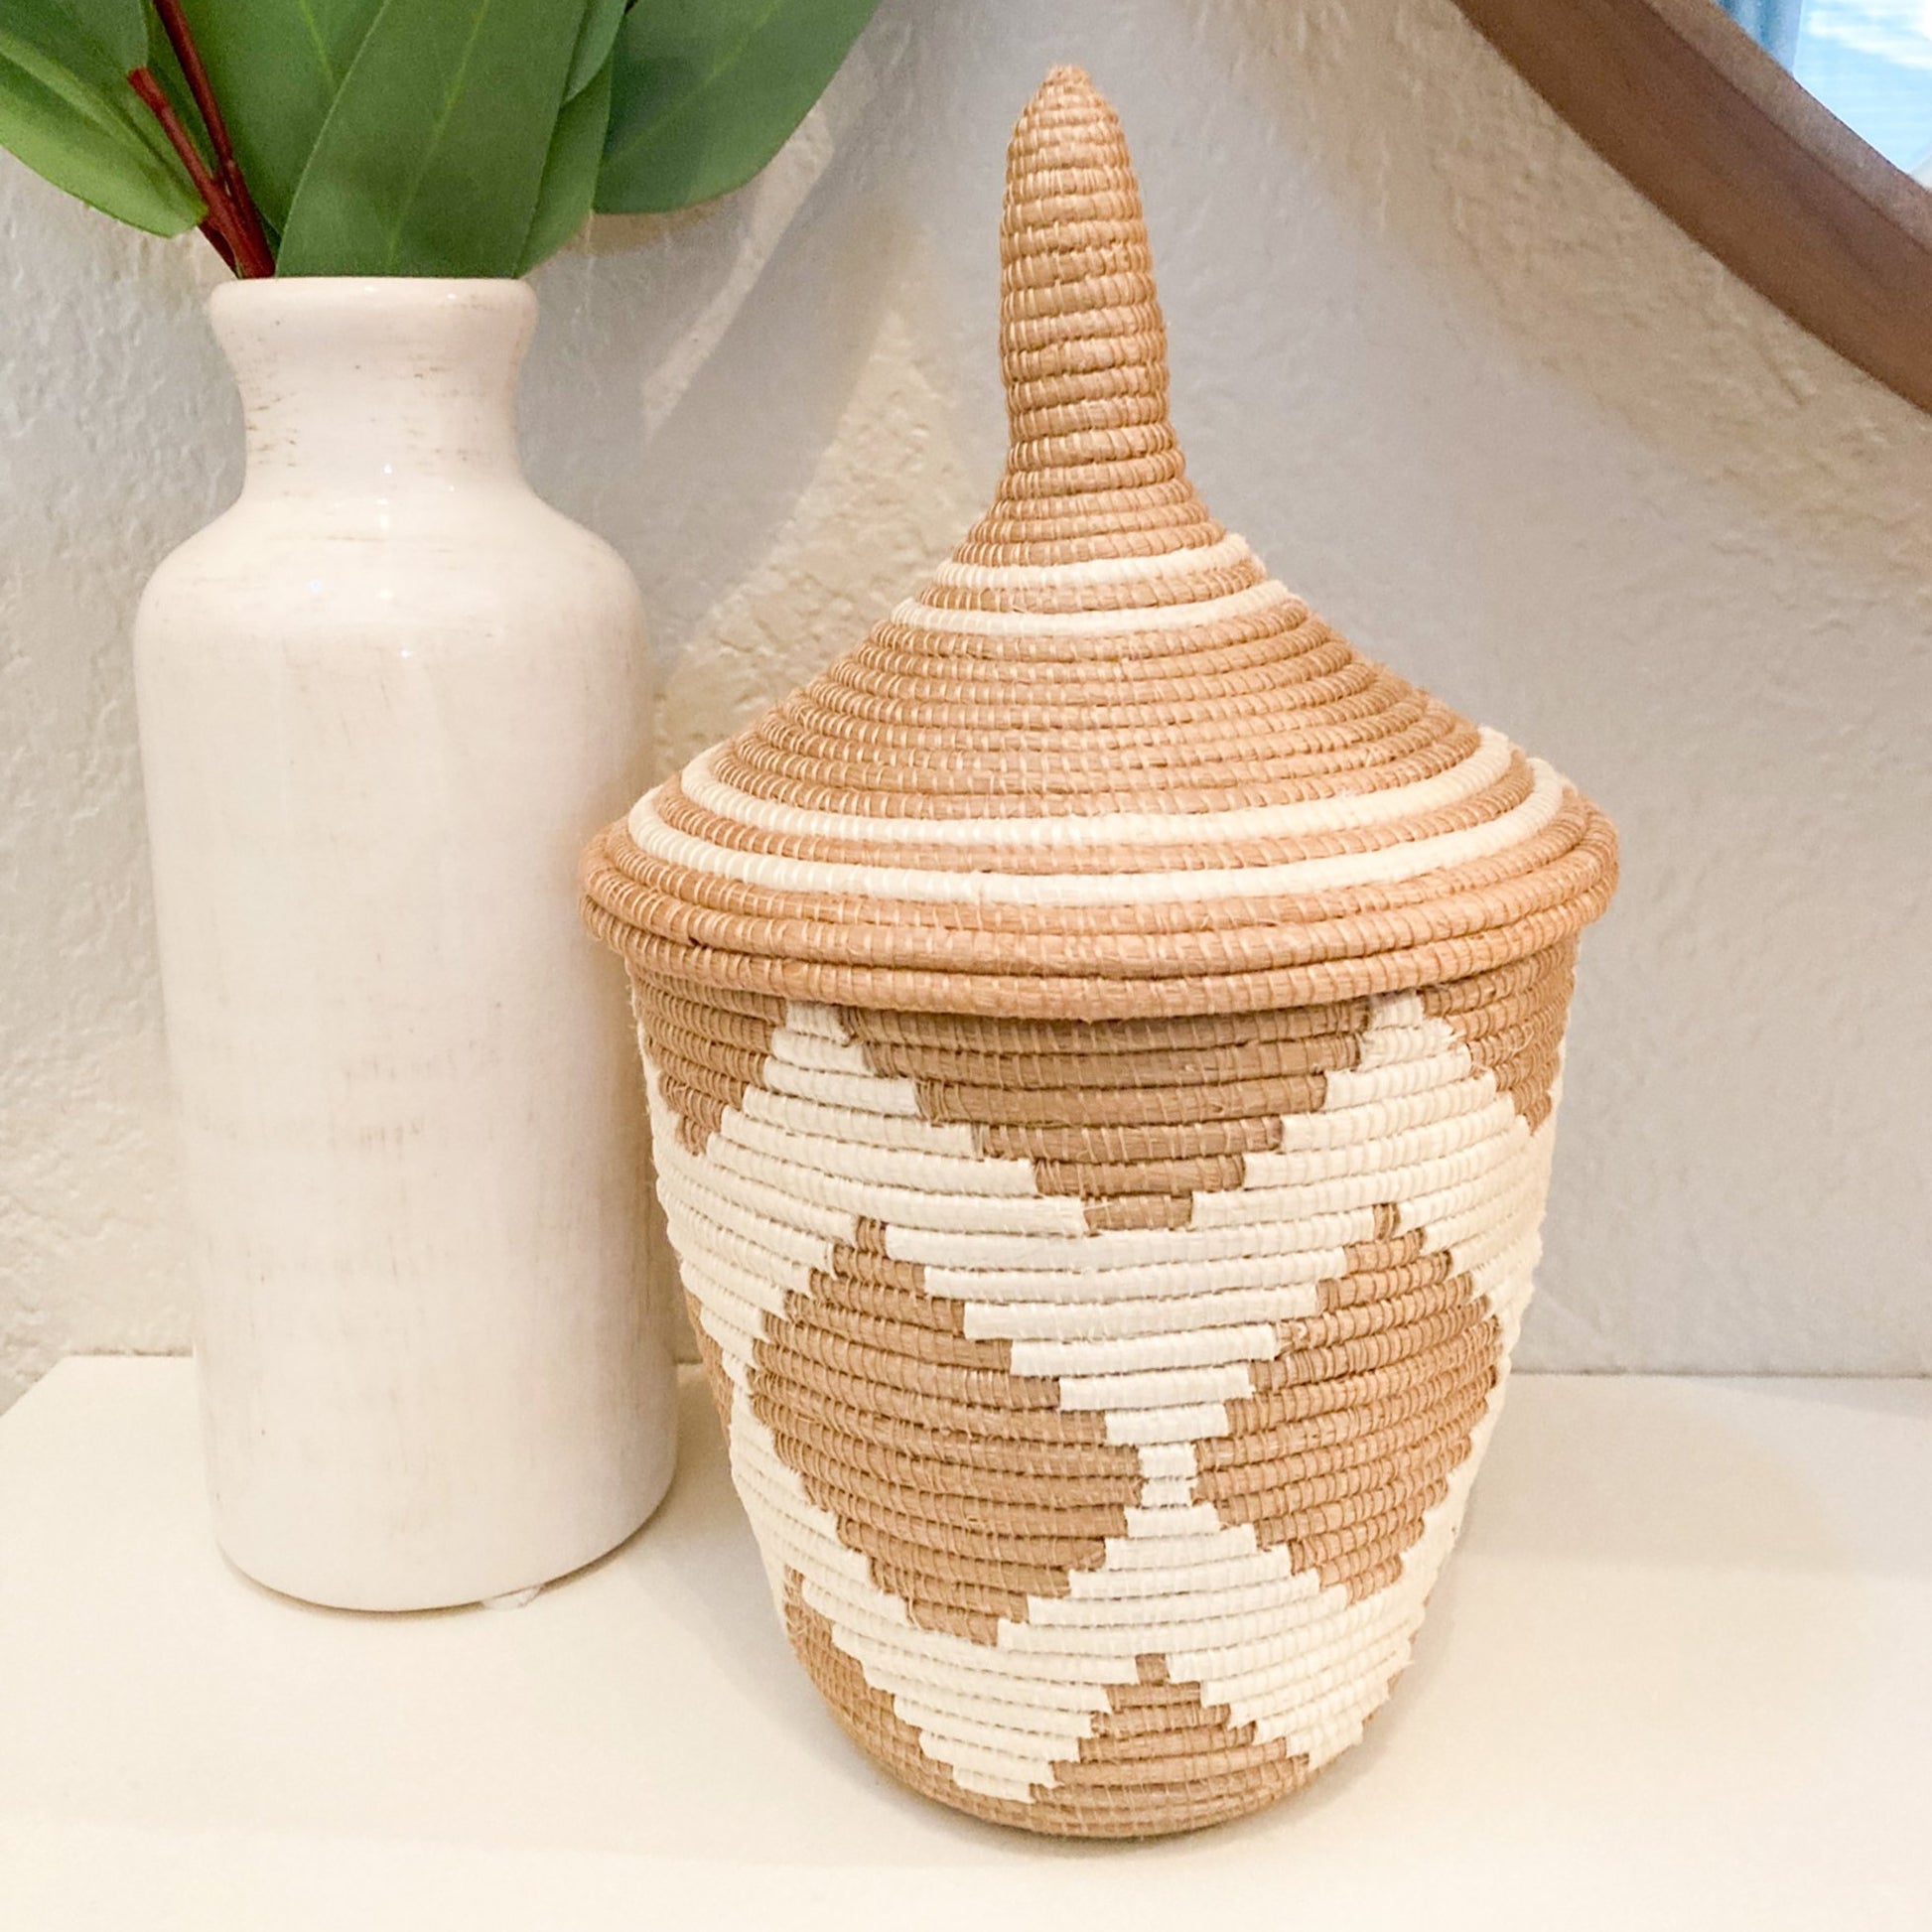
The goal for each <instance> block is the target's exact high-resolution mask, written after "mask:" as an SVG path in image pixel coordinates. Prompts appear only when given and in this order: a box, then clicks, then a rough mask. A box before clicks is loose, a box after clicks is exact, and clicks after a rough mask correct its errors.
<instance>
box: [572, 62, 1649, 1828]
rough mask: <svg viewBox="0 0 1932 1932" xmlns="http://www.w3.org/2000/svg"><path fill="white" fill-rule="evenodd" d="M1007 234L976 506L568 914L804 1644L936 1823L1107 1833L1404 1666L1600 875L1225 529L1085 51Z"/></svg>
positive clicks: (1496, 1326)
mask: <svg viewBox="0 0 1932 1932" xmlns="http://www.w3.org/2000/svg"><path fill="white" fill-rule="evenodd" d="M1001 241H1002V247H1001V255H1002V262H1003V273H1002V308H1001V345H1002V356H1003V363H1004V368H1005V375H1006V383H1007V395H1008V409H1009V415H1010V419H1011V427H1012V447H1011V454H1010V457H1009V461H1008V467H1007V471H1006V475H1005V478H1004V480H1003V482H1002V483H1001V485H1000V489H999V493H998V496H997V499H996V500H995V502H994V505H993V508H992V510H991V511H990V512H989V514H988V515H987V516H986V517H985V518H984V519H983V521H982V522H981V523H980V524H979V525H978V526H977V528H975V529H974V530H973V531H972V532H971V534H970V535H969V536H968V537H967V539H966V541H965V542H964V543H963V544H961V546H960V547H959V549H958V551H957V552H956V553H955V554H954V556H953V558H952V560H951V561H950V562H949V563H947V564H945V565H944V566H943V567H942V568H941V569H940V570H939V572H938V574H937V576H936V577H935V578H934V579H933V581H932V582H931V583H930V584H929V585H928V586H927V587H926V588H925V589H924V590H923V591H922V592H921V593H920V594H919V595H918V597H916V598H915V599H912V600H911V601H909V602H907V603H905V604H902V605H901V606H900V607H899V608H898V609H897V611H895V612H894V613H893V615H892V616H891V617H890V618H889V619H888V620H887V621H885V622H883V623H881V624H880V625H878V626H877V627H876V628H875V629H874V630H873V632H872V633H871V635H870V636H869V637H868V638H867V639H866V640H865V642H864V643H862V644H861V645H860V646H859V647H858V649H856V650H855V651H853V652H851V653H850V654H849V655H847V656H845V657H843V658H841V659H840V660H839V661H838V662H837V663H836V664H834V665H833V666H832V668H831V669H830V670H828V671H827V672H826V673H825V674H824V675H823V676H822V677H820V678H819V679H817V680H816V681H815V682H814V683H812V684H810V685H808V686H807V687H805V689H803V690H802V691H799V692H797V693H795V694H794V695H793V696H792V697H791V698H789V699H787V700H786V701H785V702H784V703H783V704H781V705H779V706H778V707H777V709H776V710H774V711H772V712H770V713H769V714H768V715H766V716H765V717H764V718H762V719H760V720H759V722H758V723H757V724H755V725H754V726H752V727H751V728H750V729H749V730H747V731H745V732H743V733H741V734H740V735H739V736H738V737H737V738H735V739H733V740H731V741H730V742H729V743H728V744H725V745H722V746H720V747H717V748H716V749H714V750H712V751H710V752H708V753H706V754H704V755H703V756H702V757H700V758H698V759H694V760H693V762H692V763H691V764H690V765H689V766H688V767H687V768H686V769H685V770H684V772H683V773H682V774H680V776H678V777H677V778H675V779H672V780H671V781H669V782H668V783H666V784H663V785H661V786H659V787H658V788H657V789H656V790H655V791H653V792H651V793H650V794H649V795H648V796H647V797H646V798H644V799H643V800H642V801H641V802H640V803H639V804H638V805H637V806H636V808H635V809H634V810H633V811H632V812H631V814H630V816H629V818H628V819H627V821H625V822H623V823H621V824H618V825H614V826H612V827H611V828H610V829H609V830H608V831H607V832H606V833H605V834H604V835H603V836H602V837H601V838H600V839H599V840H598V841H597V842H596V843H595V844H594V845H593V847H592V848H591V850H590V852H589V853H588V854H587V856H586V868H585V878H586V885H587V899H586V915H587V917H588V919H589V922H590V924H591V925H592V927H593V928H594V929H595V930H596V931H597V932H598V933H600V934H601V935H602V936H603V937H604V938H606V939H607V940H608V941H609V942H610V943H611V944H612V945H613V946H614V947H616V949H617V950H618V951H619V952H620V953H621V954H622V956H623V957H624V959H625V960H626V961H627V962H628V965H629V968H630V973H631V980H632V985H633V988H634V993H635V1004H636V1013H637V1020H638V1026H639V1036H640V1043H641V1046H642V1050H643V1057H644V1066H645V1073H646V1078H647V1081H648V1085H649V1090H650V1098H651V1105H652V1110H653V1117H654V1121H655V1133H656V1150H657V1164H658V1184H659V1188H660V1191H661V1194H662V1198H663V1203H664V1208H665V1212H666V1214H667V1215H668V1217H669V1223H670V1229H671V1234H672V1239H673V1241H674V1243H675V1245H676V1247H677V1251H678V1255H679V1257H680V1261H681V1264H682V1272H683V1279H684V1284H685V1288H686V1290H687V1292H688V1295H689V1298H690V1302H691V1309H692V1313H693V1317H694V1320H695V1323H696V1328H697V1333H698V1339H699V1346H700V1349H701V1350H702V1353H703V1355H704V1359H705V1363H706V1366H707V1369H708V1372H709V1375H710V1379H711V1385H712V1388H713V1390H714V1392H715V1394H716V1397H717V1401H718V1408H719V1412H720V1414H721V1416H722V1417H723V1418H724V1422H725V1426H726V1429H727V1431H728V1434H729V1438H730V1446H731V1460H732V1469H733V1474H734V1477H735V1480H736V1482H737V1485H738V1488H739V1491H740V1493H741V1495H742V1496H743V1498H744V1500H745V1504H746V1508H747V1510H748V1511H749V1512H750V1515H751V1518H752V1522H753V1525H754V1527H755V1529H756V1531H757V1534H758V1539H759V1546H760V1548H761V1550H762V1553H763V1556H764V1560H765V1563H766V1565H767V1568H768V1570H769V1574H770V1578H771V1583H772V1587H773V1590H774V1593H775V1595H776V1597H777V1600H778V1603H779V1606H780V1609H781V1612H782V1615H783V1617H784V1620H785V1623H786V1625H787V1627H788V1629H789V1632H790V1635H791V1640H792V1643H793V1645H794V1646H795V1648H796V1650H797V1652H798V1655H799V1657H800V1658H801V1659H802V1660H803V1662H804V1665H805V1668H806V1669H807V1670H808V1671H809V1672H810V1673H811V1676H812V1678H813V1680H814V1681H815V1682H816V1683H817V1685H818V1687H819V1689H820V1690H821V1691H822V1692H823V1693H824V1695H825V1697H826V1698H827V1699H828V1700H829V1702H830V1704H831V1706H832V1709H833V1710H834V1712H835V1713H836V1714H837V1715H838V1718H839V1720H840V1722H841V1723H842V1724H843V1725H844V1726H845V1727H846V1729H847V1730H848V1731H850V1732H851V1734H852V1735H853V1736H854V1737H855V1738H856V1739H857V1740H858V1741H859V1743H860V1744H861V1745H863V1746H864V1748H865V1749H866V1750H868V1751H869V1752H871V1753H872V1755H873V1756H874V1757H876V1758H877V1759H878V1760H879V1761H880V1762H881V1763H882V1764H884V1765H886V1766H888V1767H889V1768H890V1769H891V1770H893V1771H894V1772H895V1773H897V1775H898V1776H899V1777H901V1778H903V1779H904V1780H905V1781H906V1782H907V1783H908V1784H911V1785H913V1786H914V1787H916V1788H917V1789H918V1790H920V1791H923V1792H926V1793H928V1794H929V1795H931V1796H933V1797H935V1798H939V1799H941V1800H943V1801H944V1802H946V1803H947V1804H951V1805H956V1806H958V1807H960V1808H961V1809H963V1810H966V1811H970V1812H975V1813H977V1814H979V1815H980V1816H982V1817H985V1818H992V1819H998V1820H1001V1821H1004V1822H1006V1823H1010V1824H1017V1825H1024V1826H1028V1827H1030V1828H1032V1829H1034V1830H1035V1831H1042V1832H1058V1833H1068V1834H1080V1835H1087V1836H1096V1837H1109V1836H1134V1835H1141V1834H1146V1833H1154V1832H1168V1831H1176V1830H1183V1829H1186V1828H1189V1827H1193V1826H1199V1825H1206V1824H1211V1823H1213V1822H1215V1821H1217V1820H1220V1819H1226V1818H1231V1817H1234V1816H1237V1815H1239V1814H1240V1813H1243V1812H1247V1811H1251V1810H1253V1809H1255V1808H1256V1807H1258V1806H1260V1805H1263V1804H1266V1803H1268V1802H1269V1801H1270V1800H1272V1799H1274V1798H1277V1797H1279V1796H1281V1795H1282V1794H1283V1793H1284V1792H1287V1791H1291V1790H1293V1789H1295V1788H1296V1787H1297V1786H1298V1785H1301V1784H1303V1783H1305V1782H1306V1781H1307V1780H1308V1779H1309V1778H1310V1777H1311V1775H1312V1774H1313V1773H1314V1772H1315V1771H1316V1770H1317V1769H1319V1768H1320V1766H1321V1765H1323V1764H1325V1763H1326V1762H1327V1761H1328V1760H1329V1759H1330V1758H1332V1757H1334V1756H1335V1755H1336V1753H1337V1752H1339V1751H1341V1750H1343V1749H1344V1748H1346V1746H1347V1745H1349V1744H1350V1743H1352V1742H1353V1741H1354V1740H1355V1739H1356V1738H1357V1737H1358V1736H1359V1735H1360V1734H1361V1729H1362V1725H1363V1722H1364V1720H1365V1719H1366V1718H1367V1717H1368V1716H1369V1714H1370V1713H1371V1712H1372V1711H1374V1710H1375V1709H1376V1707H1377V1706H1378V1705H1380V1704H1381V1703H1382V1701H1383V1699H1384V1698H1386V1697H1387V1695H1388V1693H1389V1689H1390V1686H1391V1685H1392V1684H1393V1683H1394V1681H1395V1679H1396V1677H1397V1676H1398V1675H1399V1674H1400V1672H1401V1670H1402V1668H1403V1666H1404V1665H1405V1663H1406V1662H1407V1661H1408V1658H1409V1654H1410V1648H1411V1644H1412V1642H1413V1640H1414V1637H1415V1634H1416V1629H1417V1626H1418V1623H1419V1622H1420V1619H1421V1617H1422V1612H1423V1605H1424V1602H1425V1599H1426V1598H1427V1596H1428V1593H1429V1589H1430V1587H1431V1586H1432V1585H1433V1584H1434V1582H1435V1580H1436V1577H1437V1575H1438V1574H1439V1572H1440V1570H1441V1568H1442V1565H1443V1561H1444V1559H1445V1558H1446V1557H1447V1555H1448V1554H1449V1547H1450V1545H1451V1543H1452V1542H1453V1540H1454V1537H1455V1533H1456V1528H1457V1524H1458V1521H1459V1518H1460V1515H1461V1511H1462V1506H1463V1502H1464V1499H1465V1497H1466V1495H1467V1491H1468V1486H1469V1482H1470V1478H1471V1476H1472V1475H1473V1473H1474V1470H1475V1467H1476V1462H1477V1459H1478V1458H1479V1456H1480V1454H1481V1452H1482V1448H1483V1445H1484V1442H1485V1440H1486V1438H1487V1435H1488V1432H1489V1429H1490V1425H1491V1423H1492V1421H1493V1419H1494V1416H1495V1413H1496V1408H1497V1404H1498V1402H1499V1400H1500V1396H1501V1391H1502V1384H1503V1377H1504V1373H1505V1370H1506V1366H1507V1363H1508V1359H1509V1351H1510V1346H1511V1343H1512V1342H1513V1340H1514V1338H1515V1335H1516V1331H1517V1325H1518V1321H1519V1318H1520V1316H1521V1314H1522V1311H1523V1305H1524V1303H1525V1301H1526V1300H1527V1298H1528V1296H1529V1292H1530V1275H1531V1269H1532V1266H1533V1264H1534V1262H1535V1260H1536V1255H1537V1247H1538V1239H1537V1230H1538V1224H1539V1221H1540V1218H1541V1215H1542V1209H1543V1200H1544V1192H1545V1181H1546V1176H1547V1173H1548V1169H1549V1160H1550V1141H1551V1113H1552V1109H1553V1107H1554V1105H1555V1101H1556V1094H1557V1080H1558V1069H1559V1065H1560V1063H1561V1058H1562V1040H1563V1028H1564V1018H1565V1012H1566V1008H1567V1005H1568V1001H1569V996H1570V989H1571V971H1572V964H1573V960H1574V956H1575V949H1576V939H1577V934H1578V932H1579V930H1580V929H1581V928H1582V927H1583V926H1584V925H1585V924H1586V923H1587V921H1588V920H1589V919H1591V918H1593V917H1594V916H1595V915H1596V914H1597V913H1598V912H1599V911H1600V910H1601V909H1602V908H1603V906H1604V904H1605V902H1606V901H1607V900H1608V898H1609V896H1610V891H1611V887H1612V884H1613V877H1614V870H1615V843H1614V838H1613V835H1612V833H1611V830H1610V827H1609V825H1608V824H1607V822H1606V821H1605V820H1604V819H1603V817H1602V816H1601V815H1600V814H1599V813H1598V812H1597V811H1596V810H1595V809H1594V808H1593V807H1592V806H1590V805H1589V804H1588V803H1587V801H1586V800H1585V799H1584V798H1582V797H1581V796H1580V795H1579V794H1578V793H1577V792H1576V791H1574V790H1573V789H1572V788H1571V787H1570V786H1569V785H1568V784H1566V783H1565V782H1564V780H1563V779H1562V778H1560V777H1559V776H1558V775H1557V774H1556V773H1555V772H1553V771H1552V770H1551V769H1550V768H1549V767H1548V766H1547V765H1544V764H1542V763H1540V762H1539V761H1537V760H1536V759H1529V758H1526V757H1525V756H1524V755H1523V754H1522V753H1520V752H1519V751H1517V750H1516V749H1515V748H1514V747H1513V746H1511V745H1510V744H1509V743H1508V741H1507V740H1505V739H1504V738H1502V737H1501V736H1500V735H1498V734H1497V733H1494V732H1489V731H1479V730H1477V729H1476V728H1475V727H1473V726H1471V725H1469V724H1468V723H1466V722H1465V721H1464V720H1463V719H1462V718H1460V717H1458V716H1457V715H1456V714H1455V713H1454V712H1453V711H1451V710H1449V708H1448V707H1447V706H1445V705H1443V704H1440V703H1438V702H1437V701H1436V700H1435V699H1433V698H1431V697H1428V696H1427V695H1425V694H1424V693H1422V692H1420V691H1418V690H1416V689H1415V688H1414V687H1413V686H1411V685H1409V684H1406V683H1404V682H1403V681H1402V680H1401V679H1400V678H1398V677H1396V676H1394V675H1393V674H1392V673H1390V672H1388V671H1386V670H1384V669H1382V668H1381V667H1380V666H1378V665H1376V664H1373V663H1371V662H1369V661H1367V660H1366V659H1364V658H1362V657H1360V656H1358V655H1357V654H1356V653H1355V652H1354V651H1353V650H1352V649H1350V647H1349V646H1348V644H1347V643H1346V642H1344V641H1343V639H1341V638H1340V637H1338V636H1337V635H1336V634H1335V633H1334V632H1333V631H1332V630H1330V629H1329V628H1328V627H1327V626H1326V625H1325V624H1324V623H1322V622H1321V621H1320V620H1319V619H1318V618H1316V617H1314V616H1313V615H1312V614H1311V612H1310V611H1309V610H1308V608H1307V607H1306V606H1305V605H1304V604H1302V603H1301V602H1300V601H1299V600H1298V599H1296V598H1294V597H1293V596H1291V595H1290V594H1289V592H1287V591H1286V590H1284V589H1283V588H1282V586H1281V585H1279V584H1278V583H1276V582H1274V581H1273V580H1272V579H1270V578H1269V577H1268V576H1267V574H1266V572H1265V571H1264V570H1263V569H1262V568H1261V566H1260V565H1259V564H1258V563H1257V562H1256V560H1255V559H1254V557H1253V556H1252V555H1251V554H1250V552H1249V551H1248V549H1247V547H1246V545H1245V544H1243V543H1242V541H1241V540H1240V539H1239V538H1238V537H1234V536H1230V535H1228V534H1227V533H1226V532H1225V531H1224V530H1223V529H1222V528H1221V526H1220V525H1219V524H1218V523H1216V522H1215V521H1214V519H1213V518H1212V517H1211V516H1209V515H1208V513H1207V511H1206V509H1205V508H1204V507H1203V506H1202V504H1201V502H1200V500H1199V499H1198V498H1197V497H1196V495H1195V494H1194V492H1193V489H1192V488H1191V486H1190V485H1189V483H1188V481H1187V477H1186V473H1185V469H1184V467H1183V464H1182V461H1181V456H1180V452H1179V450H1178V449H1177V448H1176V446H1175V443H1174V438H1173V430H1172V428H1171V427H1170V424H1169V420H1168V407H1167V368H1166V359H1165V354H1166V351H1165V336H1164V332H1163V328H1162V322H1161V313H1160V309H1159V307H1158V305H1157V303H1156V299H1155V290H1154V283H1153V280H1152V277H1151V272H1150V262H1149V255H1148V244H1147V237H1146V233H1145V230H1144V228H1143V225H1142V219H1141V207H1140V199H1139V193H1138V190H1137V188H1136V185H1135V180H1134V175H1133V171H1132V168H1131V166H1130V164H1129V161H1128V157H1127V152H1126V148H1125V145H1124V143H1123V141H1122V138H1121V133H1120V128H1119V124H1118V122H1117V121H1116V120H1115V117H1114V115H1113V112H1112V110H1111V109H1110V108H1109V107H1108V106H1107V104H1106V103H1105V102H1104V101H1103V100H1102V99H1101V98H1100V96H1099V95H1098V94H1097V93H1096V92H1095V91H1094V89H1093V87H1092V85H1091V84H1090V83H1089V82H1088V80H1087V79H1086V77H1085V76H1084V75H1083V74H1080V73H1078V72H1075V71H1072V70H1070V69H1059V70H1056V71H1055V72H1054V73H1053V74H1051V75H1050V76H1049V77H1048V79H1047V81H1046V83H1045V85H1044V86H1043V87H1042V88H1041V90H1040V92H1039V93H1038V95H1037V96H1036V97H1035V100H1034V101H1033V103H1032V104H1031V105H1030V106H1029V107H1028V109H1027V111H1026V113H1025V114H1024V115H1023V116H1022V118H1021V121H1020V124H1019V127H1018V129H1017V130H1016V132H1015V135H1014V140H1013V146H1012V150H1011V155H1010V160H1009V174H1008V185H1007V201H1006V212H1005V221H1004V225H1003V228H1002V237H1001Z"/></svg>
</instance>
